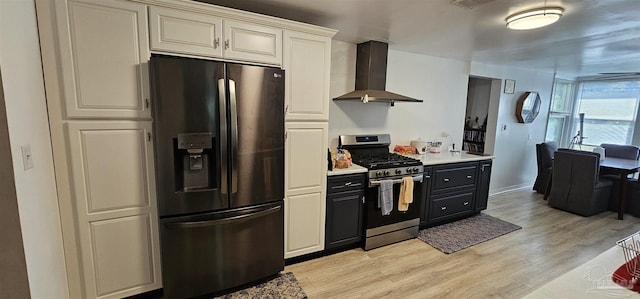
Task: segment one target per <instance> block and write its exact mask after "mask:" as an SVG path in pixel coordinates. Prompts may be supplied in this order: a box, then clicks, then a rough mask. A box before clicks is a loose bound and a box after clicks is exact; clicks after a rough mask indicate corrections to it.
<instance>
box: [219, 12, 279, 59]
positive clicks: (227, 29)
mask: <svg viewBox="0 0 640 299" xmlns="http://www.w3.org/2000/svg"><path fill="white" fill-rule="evenodd" d="M224 39H225V41H224V57H225V58H228V59H236V60H246V61H255V62H262V63H268V64H275V65H281V64H282V30H281V29H278V28H272V27H266V26H261V25H255V24H251V23H245V22H239V21H231V20H225V21H224Z"/></svg>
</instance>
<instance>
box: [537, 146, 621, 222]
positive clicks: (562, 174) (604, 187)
mask: <svg viewBox="0 0 640 299" xmlns="http://www.w3.org/2000/svg"><path fill="white" fill-rule="evenodd" d="M599 174H600V155H599V154H597V153H591V152H585V151H578V150H570V149H561V150H558V151H556V152H555V154H554V158H553V169H552V185H551V190H550V193H549V198H548V200H549V201H548V204H549V206H551V207H553V208H556V209H560V210H564V211H567V212H570V213H574V214H578V215H582V216H591V215H595V214H598V213H600V212H604V211H606V210H607V208H608V203H609V195H610V192H611V185H612V184H613V182H612V181H611V180H607V179H604V178H600V176H599Z"/></svg>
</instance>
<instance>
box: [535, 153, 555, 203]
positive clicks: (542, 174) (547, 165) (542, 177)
mask: <svg viewBox="0 0 640 299" xmlns="http://www.w3.org/2000/svg"><path fill="white" fill-rule="evenodd" d="M557 149H558V146H557V145H556V143H555V142H545V143H539V144H536V159H537V161H538V176H537V177H536V181H535V183H533V190H535V191H536V192H538V193H545V191H546V190H547V182H548V181H549V176H550V175H551V168H552V166H553V153H554V152H555V151H556V150H557Z"/></svg>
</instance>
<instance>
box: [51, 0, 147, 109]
mask: <svg viewBox="0 0 640 299" xmlns="http://www.w3.org/2000/svg"><path fill="white" fill-rule="evenodd" d="M66 9H67V11H66V12H62V13H60V14H59V15H58V16H59V18H58V26H59V28H61V30H60V31H59V40H60V52H61V53H60V54H61V59H62V63H61V64H60V65H61V67H62V72H63V82H64V103H65V108H66V109H65V110H66V113H67V117H69V118H150V117H151V113H150V109H149V102H148V100H149V97H148V67H147V62H148V60H149V45H148V34H147V10H146V6H145V5H142V4H137V3H131V2H124V1H115V0H104V1H100V2H97V1H96V2H92V3H82V2H72V1H69V2H68V3H67V7H66Z"/></svg>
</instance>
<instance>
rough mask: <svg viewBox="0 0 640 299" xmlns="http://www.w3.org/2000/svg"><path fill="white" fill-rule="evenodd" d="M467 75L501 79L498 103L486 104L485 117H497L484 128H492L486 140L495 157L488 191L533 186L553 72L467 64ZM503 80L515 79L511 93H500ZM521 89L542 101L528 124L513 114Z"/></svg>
mask: <svg viewBox="0 0 640 299" xmlns="http://www.w3.org/2000/svg"><path fill="white" fill-rule="evenodd" d="M471 75H472V76H482V77H491V78H501V79H503V80H502V85H501V86H500V93H499V94H500V96H499V98H500V100H499V102H498V103H496V101H492V103H490V107H489V115H490V116H489V119H490V120H491V119H492V114H495V115H496V119H497V122H496V128H492V127H491V126H488V128H487V129H488V130H495V140H487V142H488V143H492V145H493V149H492V151H493V155H494V156H495V157H496V158H495V159H494V164H493V170H492V173H491V187H490V193H496V192H501V191H505V190H510V189H515V188H520V187H526V186H531V185H533V182H534V180H535V177H536V175H537V165H536V152H535V144H536V143H540V142H543V141H544V135H545V129H546V123H547V118H548V110H549V103H550V98H551V90H552V87H553V78H554V74H553V73H551V72H546V71H537V70H535V69H521V68H514V67H501V66H491V65H486V64H481V63H471ZM504 79H512V80H515V81H516V86H515V93H513V94H505V93H503V92H502V90H503V89H504ZM496 87H497V86H496ZM525 91H537V92H538V93H539V94H540V98H541V100H542V106H541V107H540V114H539V115H538V117H537V118H536V119H535V120H534V121H533V122H532V123H529V124H521V123H518V122H517V119H516V117H515V110H516V103H517V101H518V98H519V97H520V96H521V95H522V94H523V93H524V92H525ZM493 92H495V90H494V91H493ZM505 127H506V129H504V128H505ZM487 135H489V133H487Z"/></svg>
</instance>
